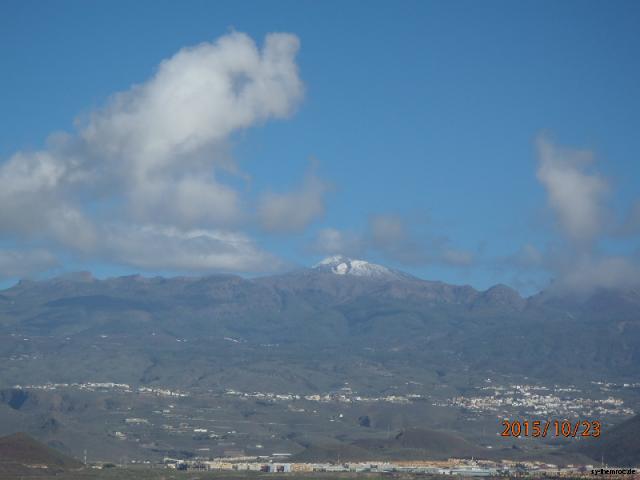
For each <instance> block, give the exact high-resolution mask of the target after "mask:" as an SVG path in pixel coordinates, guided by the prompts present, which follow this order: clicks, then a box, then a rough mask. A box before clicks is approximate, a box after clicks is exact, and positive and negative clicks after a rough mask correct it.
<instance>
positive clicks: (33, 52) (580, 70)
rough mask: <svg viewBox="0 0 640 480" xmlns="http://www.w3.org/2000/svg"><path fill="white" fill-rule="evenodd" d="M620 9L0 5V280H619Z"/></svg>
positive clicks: (638, 190)
mask: <svg viewBox="0 0 640 480" xmlns="http://www.w3.org/2000/svg"><path fill="white" fill-rule="evenodd" d="M638 24H640V3H638V2H635V1H628V2H625V1H614V2H601V1H563V2H556V1H535V2H534V1H523V2H508V1H504V2H502V1H485V2H477V1H447V2H444V1H419V2H411V1H403V2H392V1H385V2H381V1H349V2H342V1H341V2H338V1H323V2H308V1H284V0H278V1H269V2H267V1H255V2H253V1H243V2H237V1H233V2H225V1H216V2H209V1H186V2H175V1H174V2H168V1H157V0H154V1H137V2H124V1H109V2H106V1H97V2H81V1H62V0H61V1H57V2H41V1H29V0H26V1H25V0H19V1H17V0H4V1H3V2H2V3H1V4H0V286H8V285H11V284H12V283H14V282H15V281H17V280H18V279H20V278H47V277H50V276H55V275H60V274H64V273H66V272H72V271H79V270H87V271H91V272H93V274H94V275H95V276H97V277H108V276H114V275H124V274H131V273H138V272H139V273H142V274H144V275H185V274H186V275H208V274H214V273H219V272H226V273H236V274H240V275H243V276H255V275H265V274H270V273H275V272H282V271H287V270H291V269H295V268H299V267H303V266H310V265H313V264H314V263H316V262H318V261H319V260H320V259H322V258H323V257H325V256H327V255H333V254H344V255H348V256H351V257H353V258H362V259H366V260H369V261H373V262H376V263H381V264H384V265H387V266H390V267H393V268H397V269H400V270H403V271H406V272H409V273H412V274H414V275H416V276H418V277H421V278H425V279H430V280H441V281H445V282H448V283H454V284H470V285H472V286H474V287H476V288H479V289H485V288H488V287H489V286H491V285H493V284H496V283H505V284H508V285H511V286H512V287H514V288H516V289H518V290H519V291H520V292H522V293H523V294H533V293H535V292H537V291H539V290H542V289H546V288H558V289H573V290H576V289H577V290H581V291H584V290H591V289H593V288H598V287H611V288H627V287H631V288H637V287H638V286H639V285H638V284H639V283H640V267H639V265H640V242H639V240H640V145H639V142H640V136H639V135H638V132H639V131H640V62H639V61H638V54H637V52H638V51H640V29H638V28H637V25H638Z"/></svg>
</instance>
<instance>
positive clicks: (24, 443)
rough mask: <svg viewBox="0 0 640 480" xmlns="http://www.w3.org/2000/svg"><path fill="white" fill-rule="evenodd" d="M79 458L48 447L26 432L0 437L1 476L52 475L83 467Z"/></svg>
mask: <svg viewBox="0 0 640 480" xmlns="http://www.w3.org/2000/svg"><path fill="white" fill-rule="evenodd" d="M81 467H82V464H81V463H80V462H78V461H77V460H75V459H73V458H71V457H67V456H66V455H63V454H62V453H60V452H58V451H56V450H54V449H52V448H49V447H47V446H46V445H44V444H42V443H40V442H38V441H37V440H35V439H33V438H31V437H30V436H29V435H27V434H25V433H14V434H12V435H7V436H6V437H0V477H2V478H13V477H16V476H20V475H38V474H43V475H44V474H46V475H50V474H53V473H55V472H61V471H65V470H73V469H78V468H81Z"/></svg>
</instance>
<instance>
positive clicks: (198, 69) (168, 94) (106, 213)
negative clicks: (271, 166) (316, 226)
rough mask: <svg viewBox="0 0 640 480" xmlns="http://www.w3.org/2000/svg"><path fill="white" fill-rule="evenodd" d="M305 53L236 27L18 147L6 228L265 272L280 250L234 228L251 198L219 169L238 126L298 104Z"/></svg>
mask: <svg viewBox="0 0 640 480" xmlns="http://www.w3.org/2000/svg"><path fill="white" fill-rule="evenodd" d="M298 48H299V41H298V39H297V37H295V36H294V35H290V34H282V33H274V34H269V35H267V37H266V40H265V43H264V46H263V47H262V48H259V47H258V46H257V45H256V44H255V43H254V41H253V40H252V39H251V38H250V37H248V36H247V35H245V34H242V33H236V32H234V33H231V34H228V35H225V36H223V37H221V38H220V39H218V40H217V41H215V42H212V43H202V44H199V45H196V46H194V47H189V48H184V49H182V50H180V51H179V52H178V53H176V54H175V55H174V56H172V57H171V58H168V59H167V60H165V61H163V62H162V63H161V64H160V65H159V67H158V69H157V71H156V72H155V73H154V75H153V76H152V77H151V78H150V79H149V80H148V81H146V82H144V83H142V84H139V85H135V86H133V87H132V88H130V89H129V90H127V91H125V92H121V93H118V94H115V95H113V96H112V97H111V98H110V99H109V101H108V102H107V105H106V106H105V107H104V108H102V109H99V110H96V111H94V112H91V113H90V114H89V115H86V116H85V117H84V118H82V119H79V120H78V121H77V122H76V132H75V133H73V134H64V133H58V134H54V135H52V136H51V137H50V139H49V141H48V144H47V148H46V149H44V150H42V151H36V152H18V153H16V154H14V155H13V156H11V157H10V158H9V159H8V160H7V161H6V162H5V163H3V164H2V165H0V235H2V236H5V237H9V238H12V239H14V240H15V239H17V240H20V239H26V238H28V239H30V240H34V241H40V242H42V243H43V244H47V245H48V246H50V244H55V246H56V248H60V247H62V248H66V249H69V250H70V251H72V252H79V253H82V254H90V255H103V256H105V255H106V256H109V257H111V258H113V259H118V260H122V261H125V262H127V263H129V264H131V265H139V266H147V265H148V266H149V267H154V268H161V267H163V266H164V267H167V268H178V269H180V268H185V269H194V268H198V266H201V267H203V268H210V269H217V268H221V269H225V270H246V269H247V268H250V269H253V270H255V269H256V268H258V267H261V268H266V263H269V262H270V261H271V260H272V259H271V257H270V256H269V255H266V254H264V253H263V252H261V251H259V249H258V248H257V247H255V246H254V245H253V244H252V242H251V241H250V239H248V238H246V237H245V236H243V235H241V234H239V233H237V229H238V228H239V224H240V223H241V220H242V219H243V216H244V212H243V201H242V199H241V198H240V194H239V192H238V191H237V190H236V189H234V188H233V187H232V186H230V185H228V184H225V183H224V182H223V181H221V180H220V178H221V175H220V173H221V171H222V170H225V171H226V172H227V173H229V172H231V173H233V172H234V171H237V170H238V169H237V167H236V166H235V165H234V164H233V160H231V159H230V156H229V154H228V152H227V143H228V140H229V137H230V136H231V135H233V133H234V132H237V131H239V130H242V129H245V128H248V127H251V126H255V125H259V124H261V123H262V122H264V121H266V120H268V119H272V118H284V117H287V116H288V115H290V114H291V113H292V112H293V111H294V109H295V107H296V105H297V104H298V103H299V101H300V100H301V98H302V96H303V83H302V81H301V79H300V77H299V74H298V67H297V65H296V62H295V56H296V53H297V51H298ZM302 223H304V222H302ZM194 231H199V232H200V234H198V235H196V236H195V237H194V236H193V235H192V232H194ZM205 231H206V232H209V233H206V234H204V233H203V232H205ZM144 232H146V233H144ZM149 232H153V235H150V234H149ZM211 232H215V234H212V233H211ZM134 238H135V240H134ZM140 239H146V241H148V242H154V243H155V244H156V245H165V246H167V249H168V250H167V251H169V252H171V253H170V254H164V255H163V254H162V253H161V252H162V250H160V249H158V248H149V250H147V251H145V249H144V248H142V249H141V248H137V247H135V246H134V245H136V244H137V242H139V241H140ZM239 239H240V240H239ZM147 246H148V247H150V245H149V244H148V245H147ZM149 251H153V252H155V254H157V255H158V256H157V258H156V259H155V260H151V259H150V253H149Z"/></svg>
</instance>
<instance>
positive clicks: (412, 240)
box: [312, 213, 475, 267]
mask: <svg viewBox="0 0 640 480" xmlns="http://www.w3.org/2000/svg"><path fill="white" fill-rule="evenodd" d="M416 223H420V225H416ZM312 248H313V250H314V251H316V252H318V253H322V254H338V253H342V254H346V255H360V256H368V255H370V254H372V255H376V256H379V257H382V258H383V259H386V260H388V261H392V262H396V263H400V264H402V265H405V266H411V267H416V266H424V265H429V264H440V265H448V266H454V267H468V266H470V265H472V264H473V262H474V261H475V255H474V253H473V252H470V251H468V250H465V249H461V248H456V247H455V246H454V245H453V242H452V241H451V239H449V237H447V236H443V235H436V234H434V233H432V232H425V231H424V220H422V221H415V222H411V221H408V220H407V219H406V218H405V217H404V216H402V215H398V214H389V213H385V214H375V215H371V216H370V217H369V218H368V222H367V225H366V228H365V229H363V230H362V231H360V232H357V231H345V230H339V229H335V228H326V229H323V230H321V231H320V232H319V233H318V235H317V236H316V238H315V239H314V241H313V245H312Z"/></svg>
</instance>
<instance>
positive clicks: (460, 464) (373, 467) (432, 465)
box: [164, 454, 594, 477]
mask: <svg viewBox="0 0 640 480" xmlns="http://www.w3.org/2000/svg"><path fill="white" fill-rule="evenodd" d="M287 457H288V454H274V455H273V456H271V457H236V458H217V459H213V460H198V459H194V460H176V459H172V458H165V459H164V463H165V465H166V467H167V468H173V469H178V470H199V471H208V470H222V471H256V472H268V473H290V472H374V473H394V472H395V473H417V474H423V475H457V476H465V477H494V476H504V475H522V476H525V475H526V476H535V477H543V476H556V477H557V476H570V477H576V476H581V475H588V474H590V472H591V469H592V468H594V467H593V466H592V465H568V466H564V467H559V466H557V465H552V464H546V463H542V462H515V461H510V460H504V461H501V462H494V461H488V460H486V461H484V460H473V459H471V460H469V459H456V458H451V459H448V460H445V461H394V462H386V461H384V462H380V461H366V462H346V463H298V462H290V461H288V460H287Z"/></svg>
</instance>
